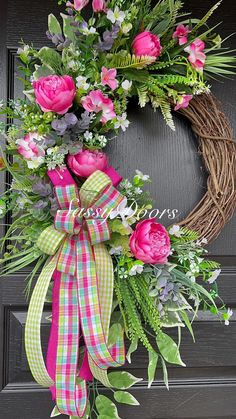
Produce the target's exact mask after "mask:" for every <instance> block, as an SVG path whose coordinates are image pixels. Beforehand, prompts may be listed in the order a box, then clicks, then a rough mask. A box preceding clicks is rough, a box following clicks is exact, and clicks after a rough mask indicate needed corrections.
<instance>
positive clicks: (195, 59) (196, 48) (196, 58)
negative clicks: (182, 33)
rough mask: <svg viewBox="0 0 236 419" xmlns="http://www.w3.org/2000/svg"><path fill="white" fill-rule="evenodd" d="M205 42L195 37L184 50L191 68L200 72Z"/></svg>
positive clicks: (204, 55) (203, 61)
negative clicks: (187, 54)
mask: <svg viewBox="0 0 236 419" xmlns="http://www.w3.org/2000/svg"><path fill="white" fill-rule="evenodd" d="M204 48H205V43H204V42H203V41H202V40H201V39H199V38H198V39H195V41H193V42H192V43H191V44H190V45H189V46H188V47H186V48H185V49H184V51H186V52H188V53H189V56H188V60H189V62H190V63H191V64H192V66H193V68H195V69H196V70H197V71H200V72H202V71H203V67H204V65H205V61H206V54H205V53H204V52H203V51H204Z"/></svg>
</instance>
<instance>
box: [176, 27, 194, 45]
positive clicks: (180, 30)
mask: <svg viewBox="0 0 236 419" xmlns="http://www.w3.org/2000/svg"><path fill="white" fill-rule="evenodd" d="M190 32H191V30H190V29H189V27H188V26H184V25H178V26H177V28H176V31H175V32H174V33H173V38H178V39H179V45H183V44H186V42H187V41H188V34H189V33H190Z"/></svg>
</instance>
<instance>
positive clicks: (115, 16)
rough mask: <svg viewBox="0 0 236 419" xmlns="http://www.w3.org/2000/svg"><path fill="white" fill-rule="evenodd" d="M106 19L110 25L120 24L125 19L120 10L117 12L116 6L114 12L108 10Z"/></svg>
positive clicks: (123, 13)
mask: <svg viewBox="0 0 236 419" xmlns="http://www.w3.org/2000/svg"><path fill="white" fill-rule="evenodd" d="M107 19H108V20H110V21H111V22H112V23H115V22H118V23H120V24H121V23H122V22H123V21H124V19H125V12H122V10H119V8H118V7H117V6H116V7H115V10H114V12H113V10H111V9H109V10H108V12H107Z"/></svg>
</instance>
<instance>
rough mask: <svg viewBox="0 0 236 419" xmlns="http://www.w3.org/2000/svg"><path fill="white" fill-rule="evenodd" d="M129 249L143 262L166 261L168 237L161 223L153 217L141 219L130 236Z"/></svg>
mask: <svg viewBox="0 0 236 419" xmlns="http://www.w3.org/2000/svg"><path fill="white" fill-rule="evenodd" d="M129 245H130V249H131V252H132V253H133V255H134V256H135V257H136V259H139V260H141V261H142V262H144V263H153V264H156V263H159V264H162V263H166V262H167V257H168V256H169V254H170V238H169V235H168V232H167V230H166V229H165V227H163V225H161V224H159V223H157V222H156V221H155V218H151V219H149V220H143V221H141V222H139V223H138V224H137V226H136V229H135V231H134V232H133V233H132V234H131V236H130V242H129Z"/></svg>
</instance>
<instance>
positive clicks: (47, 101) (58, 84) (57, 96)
mask: <svg viewBox="0 0 236 419" xmlns="http://www.w3.org/2000/svg"><path fill="white" fill-rule="evenodd" d="M33 87H34V94H35V97H36V102H37V103H38V105H39V106H40V108H41V109H42V110H43V111H44V112H55V113H57V114H59V115H63V114H65V113H66V112H67V111H68V109H69V108H70V107H71V106H72V104H73V100H74V97H75V92H76V89H75V83H74V81H73V79H72V77H70V76H47V77H40V79H38V80H36V81H34V82H33Z"/></svg>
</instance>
